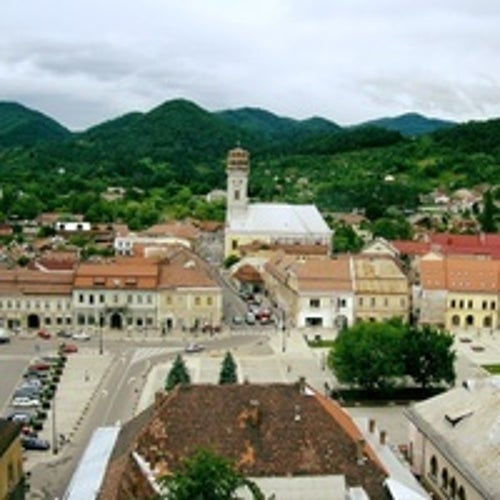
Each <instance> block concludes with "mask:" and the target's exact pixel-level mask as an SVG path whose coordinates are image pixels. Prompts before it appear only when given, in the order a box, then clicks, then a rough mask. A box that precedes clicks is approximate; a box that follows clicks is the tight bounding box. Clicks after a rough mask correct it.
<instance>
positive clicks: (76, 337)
mask: <svg viewBox="0 0 500 500" xmlns="http://www.w3.org/2000/svg"><path fill="white" fill-rule="evenodd" d="M71 338H72V339H73V340H90V335H89V334H88V333H85V332H77V333H74V334H73V335H72V337H71Z"/></svg>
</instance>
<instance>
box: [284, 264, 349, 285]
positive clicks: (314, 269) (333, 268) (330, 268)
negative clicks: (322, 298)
mask: <svg viewBox="0 0 500 500" xmlns="http://www.w3.org/2000/svg"><path fill="white" fill-rule="evenodd" d="M294 269H295V272H296V276H297V283H298V288H299V290H300V291H303V292H313V291H325V290H330V291H351V290H352V289H353V283H352V277H351V271H350V269H351V265H350V259H349V258H340V259H303V260H300V261H298V262H297V263H296V265H295V266H294Z"/></svg>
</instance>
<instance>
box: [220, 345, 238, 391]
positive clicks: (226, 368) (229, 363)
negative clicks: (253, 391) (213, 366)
mask: <svg viewBox="0 0 500 500" xmlns="http://www.w3.org/2000/svg"><path fill="white" fill-rule="evenodd" d="M237 382H238V374H237V372H236V363H235V361H234V359H233V356H232V355H231V353H230V352H229V351H228V352H227V353H226V355H225V356H224V359H223V361H222V366H221V370H220V375H219V384H236V383H237Z"/></svg>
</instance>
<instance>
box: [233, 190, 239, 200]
mask: <svg viewBox="0 0 500 500" xmlns="http://www.w3.org/2000/svg"><path fill="white" fill-rule="evenodd" d="M234 199H235V200H236V201H238V200H239V199H240V190H239V189H235V190H234Z"/></svg>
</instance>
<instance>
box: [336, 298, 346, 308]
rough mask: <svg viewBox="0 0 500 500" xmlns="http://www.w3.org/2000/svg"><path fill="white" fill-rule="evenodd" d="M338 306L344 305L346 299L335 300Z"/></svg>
mask: <svg viewBox="0 0 500 500" xmlns="http://www.w3.org/2000/svg"><path fill="white" fill-rule="evenodd" d="M337 305H338V307H346V305H347V301H346V299H339V300H338V302H337Z"/></svg>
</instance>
